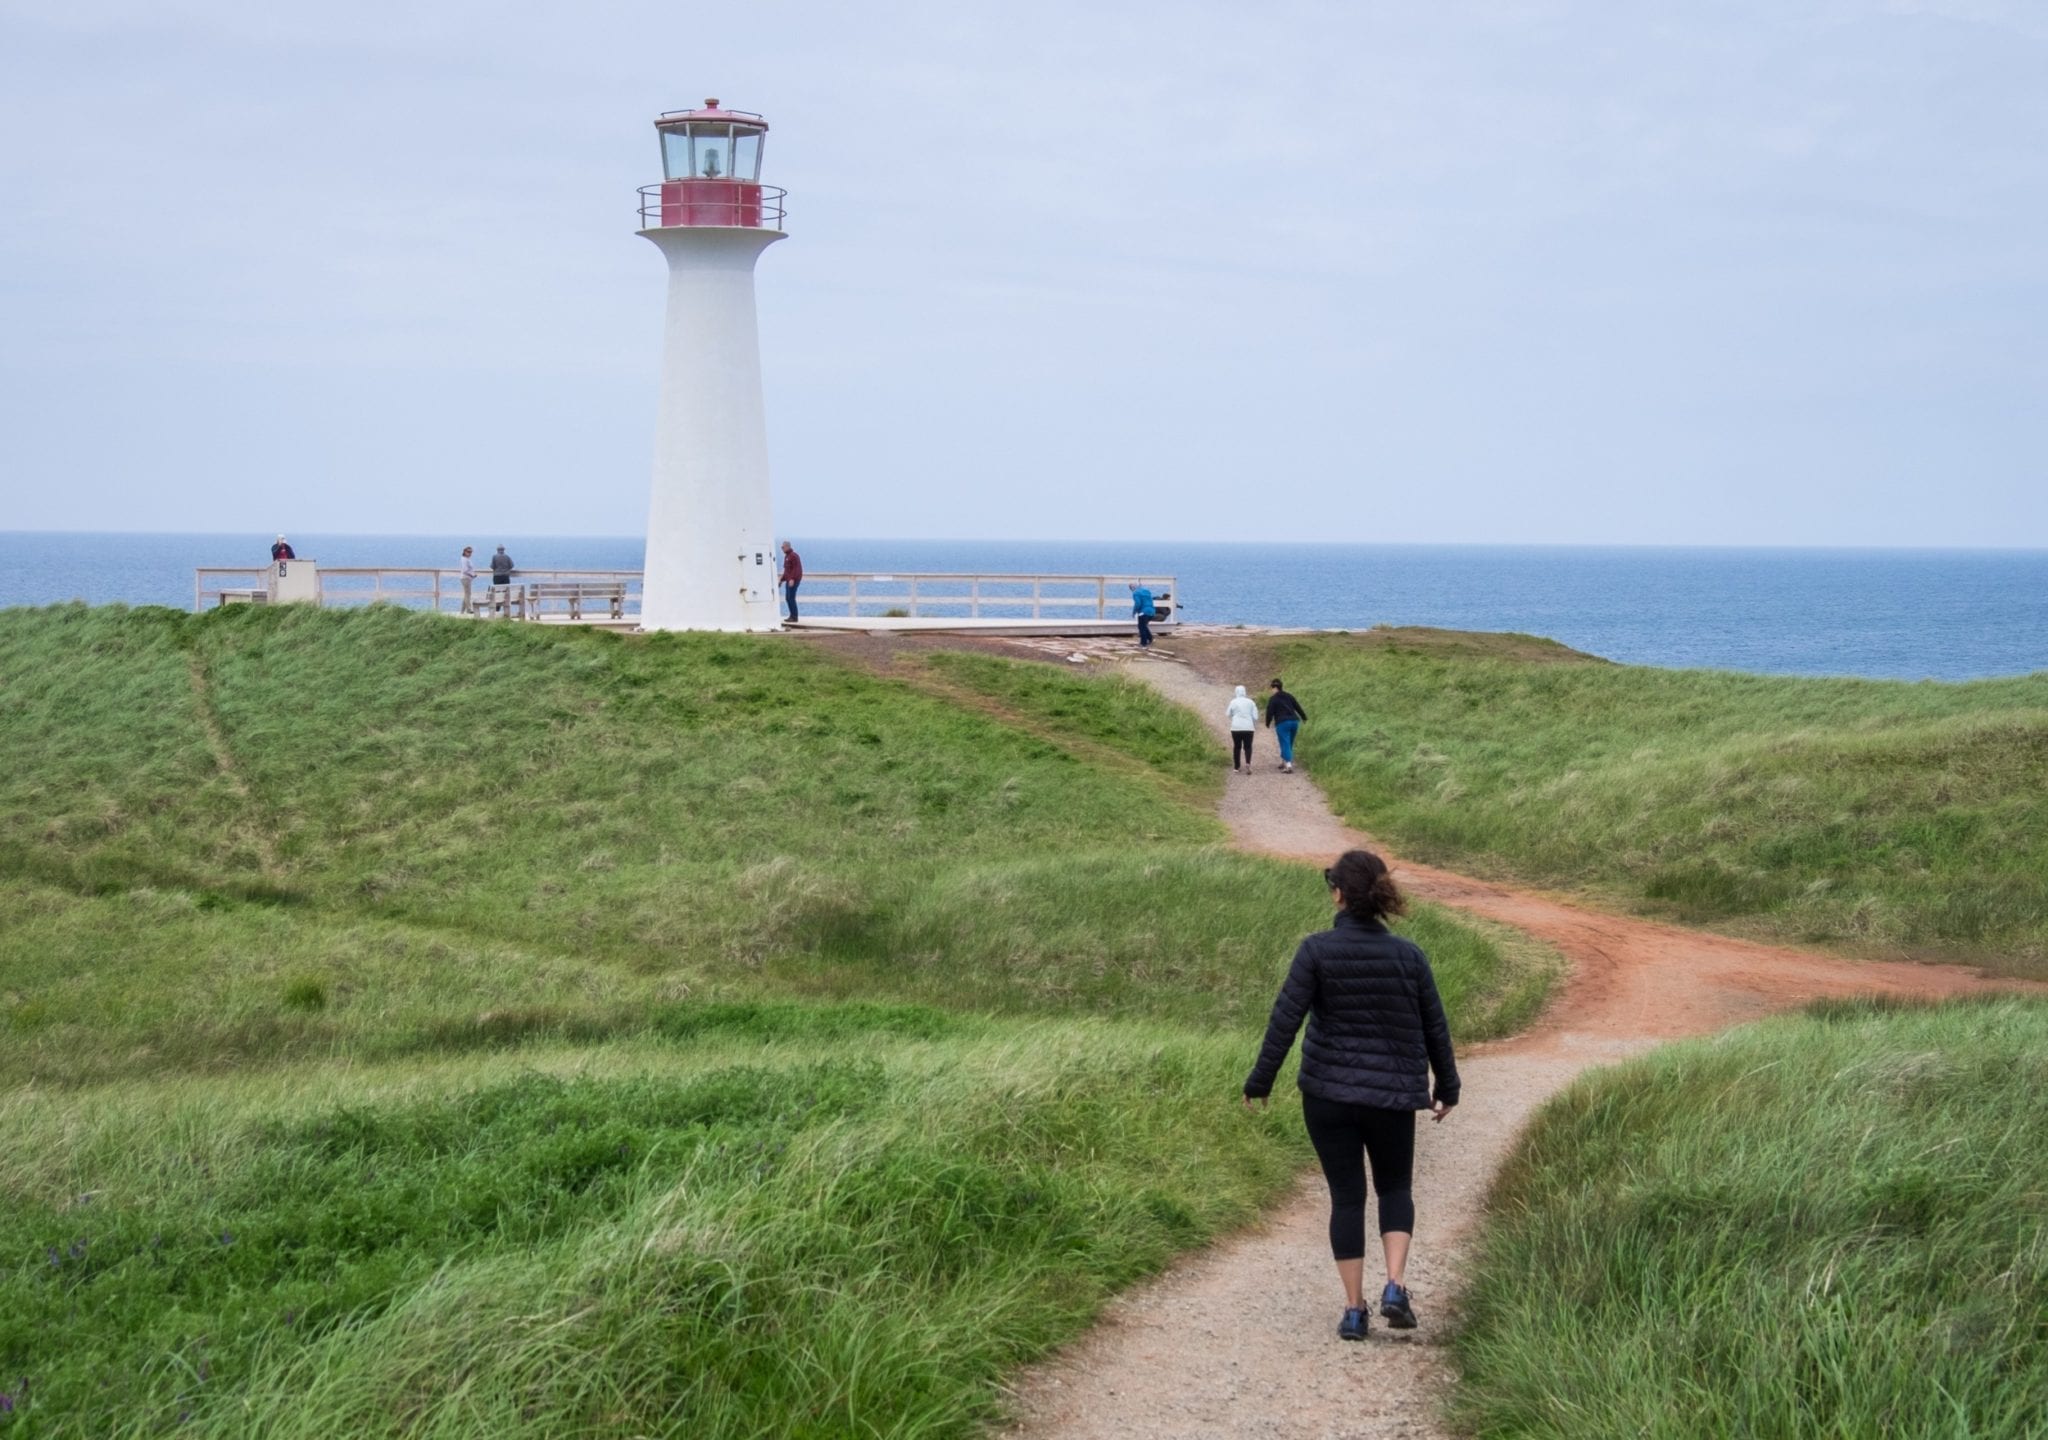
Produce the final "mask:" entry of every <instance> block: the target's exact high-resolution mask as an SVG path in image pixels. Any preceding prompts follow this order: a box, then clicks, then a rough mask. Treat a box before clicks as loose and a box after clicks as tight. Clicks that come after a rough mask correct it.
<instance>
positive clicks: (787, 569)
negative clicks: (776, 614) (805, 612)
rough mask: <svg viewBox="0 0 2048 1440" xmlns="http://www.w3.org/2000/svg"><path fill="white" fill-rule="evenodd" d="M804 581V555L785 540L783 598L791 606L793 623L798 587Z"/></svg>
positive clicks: (783, 551)
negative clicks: (798, 552)
mask: <svg viewBox="0 0 2048 1440" xmlns="http://www.w3.org/2000/svg"><path fill="white" fill-rule="evenodd" d="M803 583H804V560H803V557H802V556H801V555H799V554H797V553H796V549H795V547H793V546H792V545H791V544H790V543H789V542H788V541H787V540H785V541H783V542H782V599H783V603H785V604H787V605H788V606H789V623H790V624H792V625H794V624H796V622H797V613H796V587H797V586H799V585H801V584H803ZM828 598H829V597H828ZM828 628H829V627H828Z"/></svg>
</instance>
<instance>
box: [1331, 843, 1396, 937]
mask: <svg viewBox="0 0 2048 1440" xmlns="http://www.w3.org/2000/svg"><path fill="white" fill-rule="evenodd" d="M1323 880H1324V882H1325V883H1326V884H1328V885H1329V887H1330V888H1331V889H1332V890H1335V891H1337V892H1338V893H1339V894H1340V895H1342V896H1343V897H1344V913H1345V914H1347V915H1349V916H1350V917H1351V918H1352V919H1354V920H1363V921H1366V922H1367V923H1374V922H1378V921H1381V920H1384V919H1386V918H1387V917H1388V916H1389V915H1399V914H1401V913H1402V912H1403V911H1405V910H1406V909H1407V908H1408V902H1407V900H1406V899H1405V898H1403V896H1402V894H1401V887H1400V886H1398V885H1396V884H1395V883H1394V877H1393V876H1392V875H1390V874H1389V873H1388V872H1387V862H1386V861H1384V860H1382V859H1380V857H1379V856H1377V855H1375V854H1373V853H1372V851H1370V850H1346V851H1345V852H1344V853H1343V854H1342V855H1339V856H1338V857H1337V863H1336V864H1334V865H1332V866H1331V867H1330V868H1329V869H1327V870H1325V871H1324V872H1323Z"/></svg>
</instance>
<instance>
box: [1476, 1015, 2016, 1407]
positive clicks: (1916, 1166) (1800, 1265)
mask: <svg viewBox="0 0 2048 1440" xmlns="http://www.w3.org/2000/svg"><path fill="white" fill-rule="evenodd" d="M2044 1155H2048V1003H2043V1002H2039V1001H2020V1000H2011V999H2002V1000H1994V1001H1989V1002H1976V1003H1956V1004H1950V1005H1946V1006H1943V1007H1939V1008H1926V1009H1903V1010H1902V1009H1896V1008H1891V1007H1886V1006H1881V1005H1872V1004H1845V1003H1835V1004H1831V1005H1828V1006H1825V1007H1821V1008H1819V1009H1817V1010H1816V1011H1815V1012H1814V1013H1812V1014H1809V1015H1805V1016H1793V1017H1786V1018H1782V1019H1777V1020H1770V1021H1765V1022H1763V1023H1761V1024H1758V1025H1755V1026H1752V1027H1749V1028H1747V1029H1744V1030H1740V1031H1736V1032H1734V1033H1732V1034H1729V1035H1726V1036H1723V1037H1721V1038H1719V1039H1716V1040H1709V1041H1695V1042H1691V1043H1687V1044H1683V1045H1677V1046H1673V1047H1670V1048H1668V1049H1665V1050H1662V1051H1659V1052H1657V1053H1656V1054H1654V1055H1651V1056H1649V1057H1647V1058H1645V1059H1642V1060H1638V1061H1635V1062H1632V1063H1630V1064H1628V1065H1626V1066H1623V1067H1620V1068H1618V1069H1613V1070H1604V1071H1600V1072H1597V1073H1595V1074H1593V1075H1591V1076H1588V1077H1586V1078H1584V1079H1582V1080H1580V1081H1579V1082H1578V1083H1577V1084H1576V1085H1575V1086H1573V1088H1572V1089H1570V1090H1569V1091H1567V1092H1566V1093H1565V1094H1564V1095H1563V1096H1561V1097H1559V1098H1558V1099H1557V1100H1555V1101H1553V1102H1552V1103H1551V1104H1550V1105H1549V1106H1547V1107H1546V1108H1545V1110H1544V1111H1543V1112H1542V1114H1541V1115H1540V1116H1539V1118H1538V1120H1537V1122H1536V1124H1535V1125H1534V1127H1533V1128H1532V1129H1531V1131H1530V1132H1529V1134H1528V1135H1527V1136H1526V1137H1525V1138H1524V1140H1523V1141H1522V1143H1521V1145H1520V1147H1519V1149H1518V1150H1517V1152H1516V1154H1515V1156H1514V1158H1513V1159H1512V1161H1511V1162H1510V1164H1509V1165H1508V1167H1507V1169H1506V1170H1505V1171H1504V1173H1503V1174H1502V1176H1501V1178H1500V1180H1499V1182H1498V1184H1497V1187H1496V1190H1495V1193H1494V1196H1493V1205H1492V1216H1491V1219H1490V1221H1489V1225H1488V1229H1487V1231H1486V1234H1485V1239H1484V1243H1483V1246H1482V1254H1481V1257H1480V1259H1479V1262H1478V1264H1477V1266H1476V1269H1475V1274H1474V1279H1473V1283H1472V1287H1471V1289H1470V1291H1469V1293H1468V1295H1467V1297H1466V1303H1465V1323H1464V1325H1463V1328H1462V1330H1461V1332H1460V1334H1459V1337H1458V1340H1457V1348H1458V1355H1459V1359H1460V1362H1461V1365H1462V1369H1463V1384H1462V1389H1461V1390H1460V1392H1459V1393H1460V1402H1459V1404H1460V1418H1461V1420H1462V1421H1463V1422H1464V1423H1465V1424H1466V1425H1468V1426H1469V1427H1471V1429H1472V1430H1473V1431H1475V1432H1476V1433H1477V1434H1479V1435H1481V1436H1489V1437H1490V1436H1515V1437H1540V1436H1556V1437H1559V1440H1563V1437H1571V1440H1597V1437H1602V1436H1613V1437H1616V1440H1620V1437H1629V1440H1637V1437H1679V1436H1722V1435H1748V1436H1757V1437H1788V1440H1789V1437H1805V1436H1811V1437H1815V1440H1820V1437H1833V1436H1841V1435H1870V1436H1877V1435H1916V1436H1917V1435H1947V1436H1973V1435H1975V1436H2019V1435H2039V1434H2041V1433H2043V1425H2044V1418H2043V1417H2048V1243H2044V1236H2048V1189H2044V1187H2043V1186H2042V1183H2041V1173H2042V1172H2041V1161H2042V1157H2043V1156H2044Z"/></svg>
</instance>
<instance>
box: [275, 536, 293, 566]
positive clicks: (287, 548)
mask: <svg viewBox="0 0 2048 1440" xmlns="http://www.w3.org/2000/svg"><path fill="white" fill-rule="evenodd" d="M270 558H271V559H272V560H273V561H277V560H296V559H298V558H299V557H298V553H297V552H296V551H294V550H293V549H292V545H291V541H289V540H287V539H285V538H284V536H282V535H280V536H278V537H277V539H276V540H275V541H273V542H272V543H271V546H270Z"/></svg>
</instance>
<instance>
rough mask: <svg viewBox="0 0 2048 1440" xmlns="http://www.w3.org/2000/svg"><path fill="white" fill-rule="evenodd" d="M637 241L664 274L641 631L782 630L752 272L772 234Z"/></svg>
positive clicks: (775, 233)
mask: <svg viewBox="0 0 2048 1440" xmlns="http://www.w3.org/2000/svg"><path fill="white" fill-rule="evenodd" d="M640 233H641V234H642V235H645V236H646V237H647V238H648V239H649V240H652V241H653V242H654V243H655V245H657V246H658V247H660V249H661V253H662V254H663V255H664V256H665V257H667V259H668V267H669V268H668V324H667V333H666V341H665V347H664V352H663V361H662V376H661V409H660V416H659V420H658V422H657V425H656V429H655V439H654V498H653V501H652V503H651V504H650V505H649V507H648V513H647V559H646V562H645V569H646V578H645V580H644V581H643V584H642V589H641V628H643V629H647V630H776V629H780V628H781V624H782V618H781V616H782V612H781V607H780V605H779V604H778V603H777V595H776V577H777V575H778V574H779V573H780V567H779V566H778V564H777V555H776V552H775V533H774V508H773V504H772V502H771V499H770V496H769V489H768V423H767V417H766V414H765V412H764V409H763V406H762V400H761V338H760V330H759V326H758V325H757V323H756V321H755V318H754V264H755V262H756V261H757V260H759V259H760V258H761V252H762V251H763V250H766V249H767V248H768V247H769V246H770V245H772V244H773V243H775V242H776V241H777V240H780V239H782V238H783V237H782V232H781V231H780V230H767V229H755V228H741V227H737V226H735V227H717V226H690V225H681V226H663V227H660V228H656V229H649V230H642V231H641V232H640Z"/></svg>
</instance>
